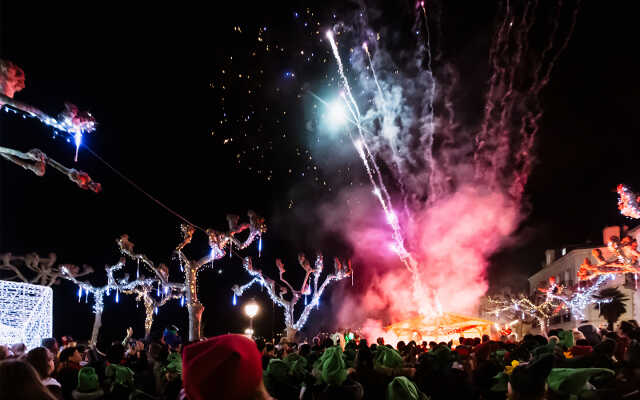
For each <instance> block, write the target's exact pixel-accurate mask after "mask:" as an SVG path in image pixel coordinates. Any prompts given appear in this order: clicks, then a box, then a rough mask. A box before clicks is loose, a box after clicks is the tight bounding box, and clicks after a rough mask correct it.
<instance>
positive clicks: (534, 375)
mask: <svg viewBox="0 0 640 400" xmlns="http://www.w3.org/2000/svg"><path fill="white" fill-rule="evenodd" d="M553 362H554V358H553V355H552V354H544V355H542V356H541V357H540V358H538V359H535V360H534V361H531V362H529V363H527V364H520V365H519V366H517V367H515V368H514V369H513V371H512V372H511V377H510V379H509V384H508V393H509V398H510V399H511V400H542V399H544V396H545V390H546V380H547V377H548V376H549V373H551V369H552V368H553Z"/></svg>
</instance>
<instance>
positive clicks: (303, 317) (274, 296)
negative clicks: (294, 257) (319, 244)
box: [231, 253, 353, 334]
mask: <svg viewBox="0 0 640 400" xmlns="http://www.w3.org/2000/svg"><path fill="white" fill-rule="evenodd" d="M298 263H299V264H300V266H301V267H302V269H304V270H305V273H306V274H305V278H304V280H303V282H302V285H301V286H300V290H295V289H294V288H293V286H292V285H291V284H290V283H289V282H288V281H287V280H285V279H284V276H283V275H284V273H285V272H286V271H285V268H284V264H283V263H282V261H281V260H280V259H277V260H276V266H277V267H278V270H279V272H280V280H281V281H282V283H283V284H284V286H278V284H276V282H275V281H274V280H272V279H269V278H268V277H265V276H264V275H263V273H262V271H260V270H257V269H255V268H254V267H253V262H252V260H251V257H245V259H244V262H243V267H244V269H245V270H246V271H247V272H248V273H249V275H251V276H252V277H253V279H251V281H249V282H248V283H246V284H244V285H242V286H238V285H234V286H233V287H232V288H231V290H232V291H233V298H234V302H235V298H236V296H242V295H243V294H244V292H245V291H246V290H247V289H249V288H250V287H251V286H253V285H254V284H256V283H257V284H260V285H261V286H262V287H264V288H266V289H267V293H268V294H269V297H270V298H271V301H272V302H273V303H275V304H277V305H279V306H280V307H282V308H283V309H284V322H285V326H286V328H287V331H288V333H289V334H293V333H294V332H296V331H299V330H300V329H302V327H303V326H304V325H305V323H306V322H307V319H308V318H309V315H310V313H311V311H312V310H313V308H314V307H318V306H319V304H320V298H321V297H322V293H323V292H324V290H325V289H326V288H327V286H328V285H329V284H330V283H331V282H333V281H339V280H341V279H344V278H347V277H349V276H351V275H352V274H353V269H352V267H351V262H350V261H349V262H347V263H346V264H344V265H343V263H342V262H340V260H339V259H338V258H335V259H334V268H335V272H334V273H333V274H329V275H328V276H327V277H326V278H325V280H324V281H323V282H322V283H321V284H320V287H318V283H319V279H320V275H321V274H322V270H323V268H324V262H323V257H322V255H321V254H318V255H317V256H316V260H315V266H314V268H312V267H311V264H310V263H309V261H308V260H307V258H306V256H305V255H304V254H302V253H301V254H299V255H298ZM311 275H313V288H314V289H313V292H311V285H310V284H309V277H310V276H311ZM289 292H290V294H291V296H290V300H287V299H286V298H285V296H286V295H287V294H289ZM306 295H311V301H309V302H307V303H305V306H304V309H303V311H302V313H301V314H300V316H299V318H298V320H297V321H295V317H294V312H295V306H296V304H297V303H298V301H299V300H300V298H301V297H302V296H306ZM234 305H235V304H234Z"/></svg>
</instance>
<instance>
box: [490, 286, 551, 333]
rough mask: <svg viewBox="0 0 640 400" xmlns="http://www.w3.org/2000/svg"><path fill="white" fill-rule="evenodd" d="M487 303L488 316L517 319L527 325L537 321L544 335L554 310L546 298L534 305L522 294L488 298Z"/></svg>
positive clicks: (531, 300) (532, 301)
mask: <svg viewBox="0 0 640 400" xmlns="http://www.w3.org/2000/svg"><path fill="white" fill-rule="evenodd" d="M487 302H488V304H489V309H488V310H487V312H488V313H489V314H494V315H495V316H496V317H498V316H500V315H504V316H505V317H506V318H508V319H509V320H513V319H519V320H521V321H522V322H524V323H528V324H531V323H533V321H534V320H535V321H538V324H540V331H541V332H543V334H546V331H547V325H548V321H549V318H550V317H551V316H552V315H553V313H554V308H555V307H554V305H553V304H552V302H551V301H550V299H549V298H548V297H547V298H546V299H545V301H544V302H542V303H540V304H536V303H535V299H530V298H529V297H527V296H525V295H524V294H520V295H518V296H502V297H489V298H488V299H487Z"/></svg>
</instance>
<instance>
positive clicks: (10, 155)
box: [0, 146, 102, 193]
mask: <svg viewBox="0 0 640 400" xmlns="http://www.w3.org/2000/svg"><path fill="white" fill-rule="evenodd" d="M0 156H2V157H4V158H5V159H7V160H9V161H11V162H12V163H14V164H16V165H19V166H21V167H22V168H24V169H26V170H27V171H31V172H33V173H34V174H36V175H38V176H44V174H45V172H46V169H47V165H49V166H51V168H53V169H55V170H56V171H58V172H60V173H62V174H63V175H65V176H66V177H67V178H69V180H70V181H71V182H73V183H75V184H76V185H78V187H79V188H80V189H84V190H91V191H92V192H94V193H100V192H101V191H102V186H101V185H100V183H98V182H95V181H94V180H93V179H91V177H90V176H89V174H87V173H86V172H84V171H79V170H77V169H75V168H67V167H65V166H64V165H62V164H60V163H59V162H57V161H56V160H54V159H52V158H49V157H48V156H47V155H46V154H45V153H43V152H42V151H40V150H38V149H31V150H29V151H28V152H26V153H23V152H21V151H18V150H14V149H10V148H7V147H2V146H0Z"/></svg>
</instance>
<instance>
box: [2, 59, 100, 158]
mask: <svg viewBox="0 0 640 400" xmlns="http://www.w3.org/2000/svg"><path fill="white" fill-rule="evenodd" d="M24 88H25V76H24V71H23V70H22V68H20V67H18V66H17V65H15V64H13V63H12V62H11V61H6V60H2V59H0V109H4V110H5V111H7V112H9V111H12V112H14V113H20V114H22V115H23V116H24V117H27V116H28V117H32V118H36V119H38V120H39V121H40V122H42V123H43V124H45V125H48V126H50V127H52V128H53V129H54V130H55V133H56V134H57V132H59V131H60V132H65V133H67V134H68V135H69V136H71V137H72V138H73V141H74V143H75V145H76V154H75V161H78V150H79V148H80V144H81V143H82V137H83V135H84V134H85V133H90V132H93V131H94V130H95V129H96V121H95V119H94V118H93V116H92V115H91V114H90V113H88V112H80V111H79V110H78V107H76V106H75V105H73V104H71V103H65V109H64V111H62V112H61V113H60V114H59V115H58V117H57V118H54V117H51V116H49V115H48V114H46V113H45V112H43V111H42V110H40V109H38V108H36V107H33V106H31V105H29V104H26V103H23V102H21V101H18V100H15V99H14V98H13V96H14V95H15V93H16V92H19V91H20V90H22V89H24Z"/></svg>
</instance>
